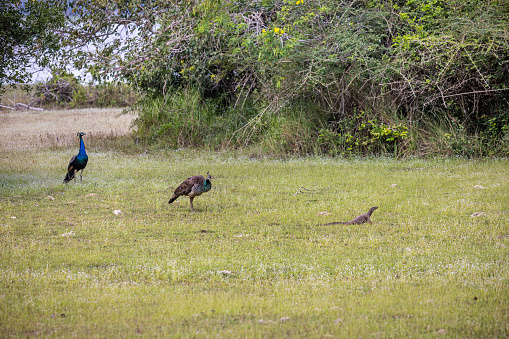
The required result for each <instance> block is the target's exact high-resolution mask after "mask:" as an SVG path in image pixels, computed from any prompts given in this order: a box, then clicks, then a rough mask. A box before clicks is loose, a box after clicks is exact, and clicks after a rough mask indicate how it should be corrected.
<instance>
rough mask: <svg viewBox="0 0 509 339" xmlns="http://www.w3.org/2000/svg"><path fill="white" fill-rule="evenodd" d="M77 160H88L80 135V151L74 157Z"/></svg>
mask: <svg viewBox="0 0 509 339" xmlns="http://www.w3.org/2000/svg"><path fill="white" fill-rule="evenodd" d="M76 158H78V159H83V158H88V156H87V152H86V151H85V143H84V142H83V138H82V137H81V135H80V151H79V152H78V155H77V156H76Z"/></svg>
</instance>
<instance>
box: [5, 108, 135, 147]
mask: <svg viewBox="0 0 509 339" xmlns="http://www.w3.org/2000/svg"><path fill="white" fill-rule="evenodd" d="M121 113H122V109H120V108H106V109H104V108H89V109H73V110H58V111H43V112H38V111H13V112H10V111H9V112H0V126H1V127H0V151H17V150H26V149H34V148H46V147H60V146H70V145H76V140H77V138H76V133H77V132H78V131H82V132H85V133H86V134H87V139H89V141H90V140H91V139H97V138H115V137H119V136H125V135H128V134H129V133H131V132H132V131H131V129H130V126H131V123H132V121H133V120H134V119H135V118H136V116H134V115H132V114H121Z"/></svg>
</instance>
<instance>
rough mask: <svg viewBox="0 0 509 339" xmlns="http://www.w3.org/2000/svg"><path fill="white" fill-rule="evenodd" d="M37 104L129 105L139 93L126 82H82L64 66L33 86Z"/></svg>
mask: <svg viewBox="0 0 509 339" xmlns="http://www.w3.org/2000/svg"><path fill="white" fill-rule="evenodd" d="M34 96H35V98H36V101H37V104H38V105H40V106H44V107H51V108H55V107H59V108H84V107H126V106H130V105H132V104H133V103H134V102H135V101H136V100H137V94H136V93H135V92H134V91H133V90H132V87H131V86H129V85H128V84H125V83H102V84H96V85H94V84H89V85H83V84H81V83H80V82H79V81H78V79H77V78H76V77H75V76H74V75H72V74H70V73H68V72H66V71H63V70H56V71H54V73H53V76H52V77H51V78H50V79H49V80H48V81H47V82H45V83H38V84H36V85H35V86H34Z"/></svg>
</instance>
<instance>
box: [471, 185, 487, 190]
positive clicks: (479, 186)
mask: <svg viewBox="0 0 509 339" xmlns="http://www.w3.org/2000/svg"><path fill="white" fill-rule="evenodd" d="M474 188H478V189H481V190H483V189H485V188H486V187H483V186H481V185H475V186H474Z"/></svg>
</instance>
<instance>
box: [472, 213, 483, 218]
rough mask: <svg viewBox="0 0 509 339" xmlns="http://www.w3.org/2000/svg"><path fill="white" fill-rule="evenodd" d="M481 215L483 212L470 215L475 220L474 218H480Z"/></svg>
mask: <svg viewBox="0 0 509 339" xmlns="http://www.w3.org/2000/svg"><path fill="white" fill-rule="evenodd" d="M481 215H484V212H475V213H474V214H472V215H471V217H472V218H475V217H480V216H481Z"/></svg>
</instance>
